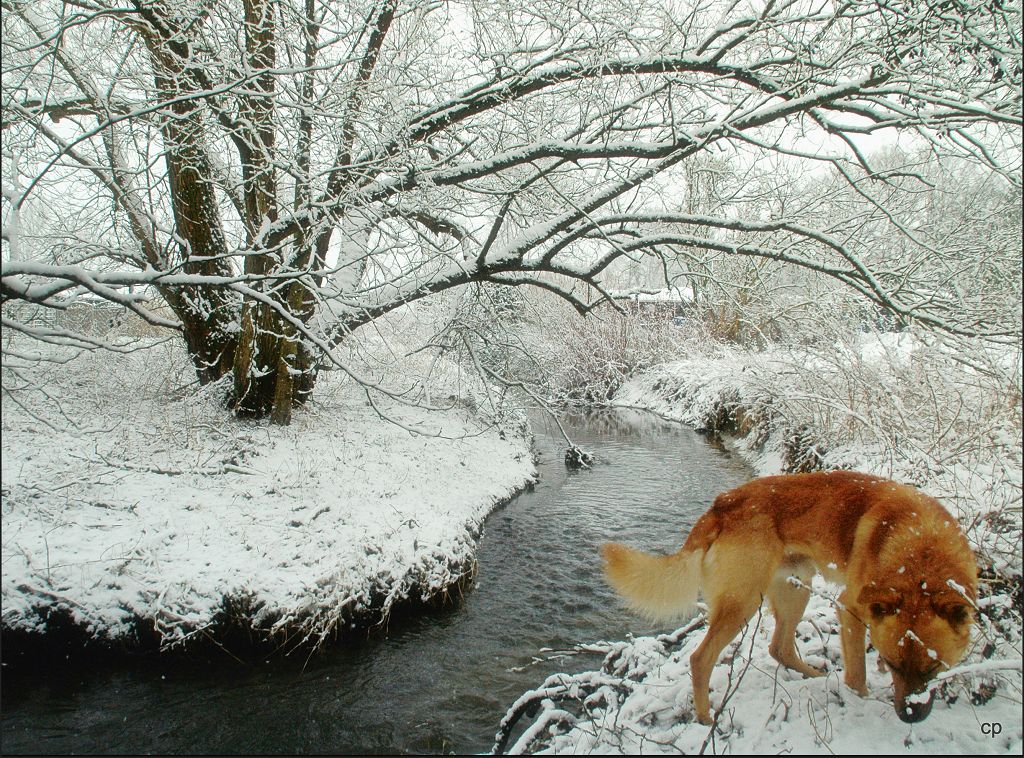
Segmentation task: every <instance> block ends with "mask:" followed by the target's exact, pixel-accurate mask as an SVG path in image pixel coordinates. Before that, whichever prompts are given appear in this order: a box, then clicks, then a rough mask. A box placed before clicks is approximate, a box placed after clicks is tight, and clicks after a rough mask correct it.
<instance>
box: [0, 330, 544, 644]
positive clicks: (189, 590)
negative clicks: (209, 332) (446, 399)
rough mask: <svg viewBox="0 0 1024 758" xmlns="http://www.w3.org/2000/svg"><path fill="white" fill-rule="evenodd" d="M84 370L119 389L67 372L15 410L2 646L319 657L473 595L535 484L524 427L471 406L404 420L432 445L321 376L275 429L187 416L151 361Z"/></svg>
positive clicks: (197, 411) (208, 401) (139, 357)
mask: <svg viewBox="0 0 1024 758" xmlns="http://www.w3.org/2000/svg"><path fill="white" fill-rule="evenodd" d="M157 349H158V350H159V349H160V348H157ZM77 360H78V363H77V364H76V369H77V370H78V371H79V372H81V374H80V375H86V376H90V375H95V376H99V375H100V374H101V373H102V375H103V376H104V377H105V381H102V382H92V381H90V380H83V381H81V382H74V381H70V377H69V375H68V374H66V373H63V367H61V366H54V368H53V375H52V376H51V377H49V378H50V379H52V380H53V382H52V384H50V385H47V384H45V382H40V383H39V385H38V386H39V387H47V386H48V387H49V392H48V394H49V398H47V397H45V396H44V395H43V394H42V393H41V392H35V391H33V390H31V389H28V390H26V391H23V392H20V393H17V394H11V395H9V396H8V398H5V402H4V404H3V505H2V514H3V628H4V630H5V632H11V631H16V632H28V633H45V632H46V631H47V629H48V619H51V618H56V619H57V620H59V621H60V623H61V624H62V625H63V626H65V627H67V626H68V625H71V626H72V627H74V628H77V629H78V630H80V631H81V632H82V633H83V637H86V638H89V639H92V640H94V641H98V642H102V643H108V644H112V645H114V646H123V647H127V648H133V647H138V646H139V645H148V646H154V645H159V646H161V647H163V648H165V649H166V648H169V647H174V646H180V645H183V644H184V645H186V646H188V645H189V644H190V643H205V642H207V641H208V640H212V641H214V642H216V641H218V640H217V635H218V634H219V633H220V632H222V631H223V630H224V628H225V627H226V626H230V625H232V624H233V625H235V626H242V627H248V628H249V630H250V632H251V635H250V636H251V637H252V638H253V639H254V641H256V642H269V643H270V644H273V645H280V646H282V648H283V649H285V650H287V649H290V648H292V647H295V646H297V645H298V646H303V645H304V643H309V645H315V644H317V643H319V642H320V641H322V640H324V639H327V638H329V637H332V636H333V635H335V634H337V633H339V632H340V631H341V632H343V631H344V628H345V626H346V625H348V624H351V623H353V622H354V621H360V622H366V623H374V622H378V621H380V619H381V618H384V617H386V616H387V614H388V613H389V611H390V610H391V609H392V608H393V607H395V606H396V605H398V604H401V603H404V602H406V601H408V600H420V601H426V600H429V599H431V598H434V597H436V596H438V595H439V594H440V593H443V592H445V591H446V590H448V589H450V588H454V587H455V586H457V585H458V584H459V583H460V582H463V581H464V580H465V579H466V578H467V577H468V575H469V574H471V571H472V568H473V566H474V551H475V541H476V538H477V537H478V536H479V533H480V528H481V524H482V522H483V520H484V518H485V517H486V516H487V514H488V513H489V512H490V511H491V510H492V509H493V508H494V507H495V505H496V504H498V503H501V502H504V501H507V500H508V499H509V498H510V497H511V496H512V495H514V494H515V493H516V492H518V491H520V490H522V488H523V487H524V486H526V485H528V484H529V483H530V482H532V481H533V478H534V475H535V469H534V464H533V460H532V456H531V454H530V451H529V444H528V441H527V440H526V439H525V437H524V436H523V428H522V427H520V428H519V429H507V430H503V429H498V428H495V427H494V426H491V425H489V424H488V423H487V422H485V421H484V420H483V419H482V418H481V417H478V416H476V415H474V414H473V413H470V412H469V411H467V410H466V409H465V408H462V407H459V406H456V407H453V408H452V409H451V410H449V411H446V412H440V413H427V412H425V411H421V410H417V409H412V408H408V407H402V408H391V409H390V412H391V413H393V414H394V415H395V416H396V417H398V418H399V419H401V421H402V423H403V424H405V425H406V426H409V427H413V426H415V427H422V429H423V430H424V431H425V432H426V434H425V435H420V434H412V433H410V432H409V431H407V430H406V429H405V428H402V427H401V426H398V425H396V424H394V423H391V422H389V421H386V420H384V419H382V418H381V417H380V416H379V415H378V414H377V413H376V412H375V410H374V409H373V408H371V407H370V406H369V405H368V404H367V402H366V399H365V395H362V394H361V393H359V392H358V391H356V390H355V389H354V388H353V387H351V386H349V385H346V384H344V383H342V382H340V381H339V382H338V383H337V384H336V385H334V386H332V384H331V382H332V378H331V377H325V378H324V380H323V382H322V383H321V386H320V387H318V394H317V398H316V400H315V401H314V402H312V403H310V405H309V406H308V407H307V408H305V409H302V410H301V411H299V412H298V413H296V416H295V420H294V423H293V424H292V426H290V427H287V428H284V429H282V428H272V427H269V426H267V425H266V424H256V423H251V422H242V421H236V420H233V419H231V418H230V417H228V416H227V414H225V413H224V411H223V410H222V409H221V408H220V407H218V404H217V401H216V400H215V398H213V397H211V396H208V394H199V395H196V394H195V393H194V392H185V393H181V394H180V396H178V397H177V398H176V397H174V393H173V392H172V391H171V388H169V387H167V386H165V385H164V384H162V383H160V381H159V380H158V379H156V378H152V379H150V378H147V375H146V373H145V371H146V366H147V365H150V364H147V361H152V360H153V357H152V355H143V354H140V353H134V354H128V355H123V356H109V355H93V356H89V355H86V356H82V357H80V358H78V359H77ZM82 364H85V365H82ZM35 379H36V381H39V377H35ZM44 379H45V377H44ZM12 381H15V380H12ZM12 397H13V398H15V399H17V400H18V402H12V401H11V399H10V398H12ZM12 639H14V638H13V637H12V636H11V635H10V634H8V635H7V640H12ZM309 645H305V646H309ZM6 647H7V645H5V648H6ZM5 652H6V651H5Z"/></svg>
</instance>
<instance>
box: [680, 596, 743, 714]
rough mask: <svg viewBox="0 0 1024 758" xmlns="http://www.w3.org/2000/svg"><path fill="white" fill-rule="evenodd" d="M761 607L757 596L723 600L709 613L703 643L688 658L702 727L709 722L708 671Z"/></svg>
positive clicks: (709, 688) (709, 681)
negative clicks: (744, 599)
mask: <svg viewBox="0 0 1024 758" xmlns="http://www.w3.org/2000/svg"><path fill="white" fill-rule="evenodd" d="M760 604H761V598H760V596H758V597H757V598H755V599H748V600H746V601H739V600H735V599H733V598H723V599H722V601H721V602H720V603H719V604H718V605H717V607H715V608H713V609H712V610H711V617H710V620H709V621H708V631H707V634H706V635H704V641H703V642H701V643H700V645H699V646H698V648H697V649H696V650H695V651H694V652H693V655H691V656H690V675H691V676H692V677H693V707H694V709H695V710H696V711H697V720H698V721H700V723H702V724H710V723H711V672H712V670H714V668H715V663H717V662H718V656H719V655H721V653H722V651H723V650H724V649H725V646H726V645H728V644H729V643H730V642H731V641H732V639H733V637H735V636H736V635H737V634H739V632H740V630H741V629H742V628H743V625H744V624H746V623H747V622H748V621H749V620H750V617H751V616H753V615H754V612H755V611H756V610H757V608H758V606H759V605H760Z"/></svg>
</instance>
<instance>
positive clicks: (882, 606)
mask: <svg viewBox="0 0 1024 758" xmlns="http://www.w3.org/2000/svg"><path fill="white" fill-rule="evenodd" d="M902 600H903V598H902V597H901V596H900V594H899V593H898V592H896V590H894V589H892V588H891V587H886V588H884V589H883V588H881V587H872V586H870V585H869V586H867V587H865V588H864V589H862V590H861V591H860V595H858V596H857V603H858V604H859V605H860V606H861V607H864V606H867V609H868V611H870V612H871V618H873V619H881V618H885V617H886V616H892V615H893V614H895V613H896V611H898V610H899V608H900V604H901V602H902Z"/></svg>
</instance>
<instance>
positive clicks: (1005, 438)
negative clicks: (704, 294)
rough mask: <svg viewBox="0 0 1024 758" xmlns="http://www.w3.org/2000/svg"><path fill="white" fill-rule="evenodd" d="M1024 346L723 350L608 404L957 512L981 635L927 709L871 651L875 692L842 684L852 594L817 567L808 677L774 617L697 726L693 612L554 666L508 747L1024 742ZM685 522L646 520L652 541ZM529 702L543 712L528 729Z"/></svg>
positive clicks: (720, 748) (883, 340)
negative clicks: (957, 352)
mask: <svg viewBox="0 0 1024 758" xmlns="http://www.w3.org/2000/svg"><path fill="white" fill-rule="evenodd" d="M823 355H825V356H827V357H823ZM1019 356H1020V353H1019V351H1015V350H1011V351H1007V352H1005V353H1002V354H998V355H995V356H992V357H989V358H987V357H986V356H984V355H981V354H980V353H979V352H975V353H973V354H972V355H971V356H970V357H969V358H965V357H963V356H952V355H950V354H949V353H948V352H947V351H946V350H945V349H944V348H942V347H941V346H935V347H928V346H925V345H923V344H922V343H920V342H918V341H917V340H916V339H914V338H913V337H911V335H909V334H904V335H899V334H885V335H877V336H869V335H864V336H863V338H861V339H858V340H855V341H854V342H853V343H852V344H850V345H846V346H836V347H835V348H834V349H833V350H831V351H829V352H828V353H818V354H816V355H814V354H811V353H809V352H808V353H803V354H801V355H797V354H795V353H794V352H789V351H787V352H781V351H779V352H764V353H748V352H744V351H741V350H737V349H731V348H726V347H719V348H718V349H716V350H706V351H703V352H700V353H699V354H695V355H693V356H692V357H691V358H689V359H687V360H681V361H678V362H675V363H670V364H666V365H662V366H657V367H655V368H653V369H651V370H650V371H647V372H645V373H643V374H641V375H639V376H637V377H635V378H634V379H633V380H632V381H630V382H629V383H627V384H626V385H625V386H623V387H622V388H621V389H620V391H619V392H618V394H617V395H616V396H615V399H614V403H615V404H618V405H622V406H629V407H640V408H646V409H649V410H652V411H654V412H656V413H659V414H660V415H662V416H665V417H667V418H673V419H676V420H679V421H682V422H684V423H688V424H690V425H692V426H695V427H697V428H699V429H704V430H708V431H712V432H718V433H722V434H723V435H725V438H726V439H727V440H728V442H729V444H730V446H731V447H732V448H733V449H734V451H735V452H737V453H738V454H740V455H743V456H744V457H746V458H747V459H748V460H749V461H750V462H751V463H752V464H753V465H754V467H755V469H756V470H758V472H759V473H761V474H772V473H779V472H780V471H782V470H784V469H786V470H792V469H794V468H796V469H799V468H801V467H813V466H823V467H826V468H853V469H860V470H863V471H869V472H873V473H876V474H880V475H883V476H887V477H892V478H896V479H901V480H903V481H909V482H913V483H915V484H918V485H919V486H921V487H922V488H923V489H925V490H926V491H927V492H929V493H930V494H932V495H934V496H936V497H938V498H939V499H940V500H941V501H942V502H943V503H944V504H945V505H946V507H947V508H949V509H950V510H951V511H953V512H954V513H956V514H957V516H958V517H959V519H960V521H961V523H962V524H963V526H964V528H965V531H966V532H967V534H968V538H969V540H970V541H971V543H972V546H973V547H974V549H975V551H976V552H977V555H978V558H979V564H980V565H981V566H982V567H983V568H984V569H986V571H985V572H984V574H983V579H982V582H981V588H980V592H981V594H982V598H981V600H980V602H979V614H978V623H977V624H976V626H975V631H974V637H973V640H974V644H973V646H972V648H971V650H970V652H969V654H968V655H967V657H966V658H965V659H964V660H963V661H962V662H961V663H960V665H958V666H957V667H956V668H955V669H954V670H952V671H950V672H948V673H947V674H945V675H943V678H942V679H941V681H937V682H936V686H937V689H936V694H935V701H936V705H935V708H934V709H933V711H932V714H931V716H930V717H929V718H928V719H926V720H925V721H923V722H921V723H918V724H913V725H909V724H905V723H903V722H901V721H899V720H898V719H897V717H896V714H895V713H894V711H893V708H892V680H891V677H890V676H889V674H887V673H883V672H881V671H880V670H879V668H878V666H877V665H876V663H877V655H876V654H875V652H874V650H871V651H869V654H868V689H869V692H870V695H869V697H868V698H863V699H862V698H860V697H859V696H857V695H856V694H855V693H853V692H852V691H850V690H849V689H847V688H846V687H845V685H843V684H842V680H841V677H842V661H841V655H840V643H839V625H838V619H837V618H836V608H835V602H836V601H835V598H836V596H837V595H838V593H839V591H840V589H841V588H839V587H836V586H834V585H830V584H827V583H826V582H824V581H823V580H822V579H821V577H816V578H815V580H814V585H813V590H814V594H813V596H812V598H811V601H810V603H809V605H808V609H807V612H806V614H805V617H804V621H803V622H802V623H801V624H800V625H799V627H798V638H799V640H800V641H799V643H798V645H799V647H800V649H801V652H802V655H803V657H804V658H805V659H806V660H808V661H809V662H810V663H811V664H812V665H816V666H819V667H824V668H825V669H826V670H827V671H828V676H826V677H822V678H819V679H807V680H805V679H802V678H801V677H800V676H799V675H796V674H794V673H793V672H790V671H788V670H786V669H783V668H781V667H780V666H779V665H778V664H777V663H776V662H775V661H774V660H773V659H772V658H771V657H770V656H769V654H768V643H769V641H770V638H771V631H772V629H773V628H774V621H773V619H772V617H771V614H770V613H768V612H767V611H764V612H763V614H762V615H759V616H757V617H755V620H754V621H752V622H751V624H750V625H749V626H748V628H747V629H746V630H745V632H744V633H743V634H742V635H741V636H740V637H738V638H737V639H736V640H734V641H733V643H732V644H731V645H730V646H729V647H727V648H726V652H725V653H724V654H723V655H722V658H721V659H720V661H719V664H718V666H716V668H715V671H714V674H713V676H712V679H711V693H712V694H711V697H712V707H713V709H714V710H715V711H716V712H718V711H719V710H720V711H721V712H720V714H719V715H718V717H717V721H716V723H715V725H714V726H712V727H711V728H708V727H705V726H701V725H700V724H698V723H697V722H696V720H695V718H694V715H693V704H692V696H691V692H692V689H691V683H690V662H689V657H690V654H691V653H692V652H693V650H694V649H695V647H696V646H697V645H699V644H700V642H701V640H702V638H703V635H704V629H705V626H704V622H703V618H701V617H698V618H697V619H695V620H694V621H693V622H692V623H690V624H688V625H686V626H684V627H681V629H680V630H677V631H676V632H674V633H669V634H665V635H662V636H660V637H657V638H655V637H638V638H636V639H630V640H627V641H625V642H614V643H599V644H598V645H596V647H599V648H601V649H603V650H605V651H606V652H607V657H606V659H605V661H604V663H603V665H602V667H601V668H600V669H598V670H594V671H583V672H578V673H564V674H557V675H554V676H552V677H549V678H548V679H547V680H546V681H545V682H543V683H539V686H538V687H537V688H536V689H535V690H532V691H530V692H527V693H525V694H524V695H523V696H522V698H520V700H519V701H518V702H517V703H515V704H513V705H512V706H511V707H510V709H509V712H508V715H507V716H506V719H505V723H503V731H505V732H508V733H510V734H511V736H512V738H511V739H509V740H508V742H507V743H506V744H504V745H501V738H500V735H501V733H499V745H500V746H501V747H503V748H504V749H505V750H507V751H508V752H512V753H522V752H538V751H539V752H550V753H572V754H590V753H623V754H630V753H633V754H636V753H652V754H653V753H667V754H678V753H697V752H701V753H735V754H772V753H791V754H802V753H803V754H819V753H822V754H823V753H854V754H876V753H877V754H891V755H898V754H905V753H965V754H1017V753H1019V752H1020V750H1021V746H1022V738H1024V726H1022V719H1021V697H1022V676H1021V616H1020V602H1021V598H1020V591H1021V582H1020V576H1021V521H1020V506H1021V425H1020V357H1019ZM676 528H677V525H672V524H662V525H658V524H652V526H651V529H652V538H654V537H655V533H654V531H653V530H662V531H663V530H666V529H676ZM657 536H658V537H660V536H661V534H660V532H659V534H658V535H657ZM637 547H641V548H643V547H644V545H637ZM623 613H624V614H628V611H626V610H625V609H623ZM640 626H642V622H641V621H640V620H639V619H638V620H637V627H638V628H639V627H640ZM666 631H669V629H666ZM581 642H585V641H581ZM531 707H532V708H539V711H538V713H537V715H536V717H535V718H533V720H532V721H530V719H529V718H527V719H526V721H527V722H530V723H529V724H528V726H527V727H526V728H525V731H523V723H522V720H523V719H522V717H523V716H524V714H526V713H528V712H530V709H531ZM513 722H519V723H518V724H517V725H515V726H511V724H513Z"/></svg>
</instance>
